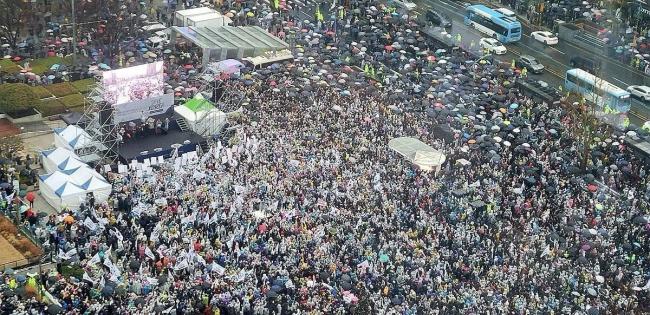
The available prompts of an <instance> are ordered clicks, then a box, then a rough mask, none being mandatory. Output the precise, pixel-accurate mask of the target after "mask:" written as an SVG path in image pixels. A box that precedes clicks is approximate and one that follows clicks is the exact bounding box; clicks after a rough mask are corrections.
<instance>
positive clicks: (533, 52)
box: [415, 0, 650, 125]
mask: <svg viewBox="0 0 650 315" xmlns="http://www.w3.org/2000/svg"><path fill="white" fill-rule="evenodd" d="M416 3H417V4H418V8H417V9H416V10H415V11H416V12H417V13H418V14H419V15H423V14H424V12H426V10H428V9H431V8H433V9H435V10H437V11H438V12H440V13H443V14H445V15H447V16H448V17H449V18H450V19H451V20H452V21H453V26H452V28H451V29H449V31H448V32H449V33H450V34H452V35H456V34H461V42H462V45H463V46H464V47H471V46H472V45H478V40H479V39H480V38H481V37H483V36H482V33H480V32H478V31H477V30H475V29H472V28H469V27H467V26H466V25H465V24H464V23H463V17H464V13H465V10H464V4H463V3H462V2H455V1H450V0H416ZM522 26H523V34H522V38H521V40H520V41H519V42H516V43H511V44H507V45H506V48H507V49H508V52H507V53H506V54H505V55H501V56H497V59H499V60H501V61H504V62H512V60H513V59H517V58H519V56H521V55H530V56H533V57H535V58H536V59H537V60H538V61H539V62H541V63H542V64H543V65H544V66H545V68H546V71H544V72H543V73H541V74H532V73H531V72H528V75H529V77H533V78H539V80H542V81H545V82H547V83H548V84H549V85H550V86H553V87H556V88H557V87H559V86H564V73H565V72H566V70H568V69H570V66H569V60H570V59H571V57H572V56H578V55H581V56H585V55H588V56H593V52H589V51H585V50H584V49H582V48H580V47H577V46H574V45H571V44H569V43H567V42H563V41H562V40H560V42H559V43H558V45H554V46H548V45H545V44H543V43H540V42H538V41H536V40H534V39H533V38H531V37H530V33H531V32H532V30H531V29H530V27H529V25H527V24H525V23H522ZM601 60H602V61H601V63H602V71H601V73H605V75H604V79H605V80H607V81H609V82H611V83H612V84H615V85H617V86H619V87H621V88H627V86H628V85H635V84H642V82H643V76H644V75H643V74H642V73H640V72H633V71H630V68H629V67H625V66H623V65H622V64H621V63H618V62H616V61H613V60H611V59H609V58H602V59H601ZM630 112H631V114H632V115H631V119H630V120H631V121H632V123H634V124H637V125H640V124H643V122H645V121H648V120H650V106H649V105H645V104H644V103H642V102H641V101H639V100H636V99H632V110H631V111H630Z"/></svg>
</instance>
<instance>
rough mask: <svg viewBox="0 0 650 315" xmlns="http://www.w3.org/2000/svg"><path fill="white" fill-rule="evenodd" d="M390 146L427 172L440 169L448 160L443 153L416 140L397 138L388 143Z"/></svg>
mask: <svg viewBox="0 0 650 315" xmlns="http://www.w3.org/2000/svg"><path fill="white" fill-rule="evenodd" d="M388 146H389V147H390V148H391V149H393V150H394V151H395V152H397V153H399V154H400V155H402V156H403V157H404V158H405V159H406V160H408V161H409V162H411V163H413V164H415V165H417V166H419V167H420V168H422V169H425V170H432V169H433V168H435V167H439V166H441V165H442V164H443V163H445V160H446V159H447V158H446V156H445V155H444V154H443V153H442V152H440V151H438V150H436V149H434V148H432V147H431V146H429V145H428V144H426V143H424V142H422V141H420V140H418V139H415V138H410V137H400V138H395V139H392V140H390V141H389V142H388Z"/></svg>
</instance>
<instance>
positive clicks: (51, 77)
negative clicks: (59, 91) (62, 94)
mask: <svg viewBox="0 0 650 315" xmlns="http://www.w3.org/2000/svg"><path fill="white" fill-rule="evenodd" d="M47 78H48V79H50V80H54V78H55V77H54V76H53V75H51V74H50V75H48V76H47Z"/></svg>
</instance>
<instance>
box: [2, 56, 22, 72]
mask: <svg viewBox="0 0 650 315" xmlns="http://www.w3.org/2000/svg"><path fill="white" fill-rule="evenodd" d="M0 72H5V73H8V74H16V73H19V72H20V67H19V66H18V65H17V64H15V63H13V61H11V60H9V59H2V60H0Z"/></svg>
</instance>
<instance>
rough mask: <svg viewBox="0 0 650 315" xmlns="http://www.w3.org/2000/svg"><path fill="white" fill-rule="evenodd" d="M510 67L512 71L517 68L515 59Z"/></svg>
mask: <svg viewBox="0 0 650 315" xmlns="http://www.w3.org/2000/svg"><path fill="white" fill-rule="evenodd" d="M510 67H511V68H512V69H514V68H516V66H515V60H514V59H512V64H510Z"/></svg>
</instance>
